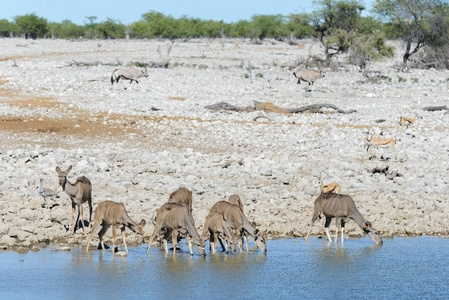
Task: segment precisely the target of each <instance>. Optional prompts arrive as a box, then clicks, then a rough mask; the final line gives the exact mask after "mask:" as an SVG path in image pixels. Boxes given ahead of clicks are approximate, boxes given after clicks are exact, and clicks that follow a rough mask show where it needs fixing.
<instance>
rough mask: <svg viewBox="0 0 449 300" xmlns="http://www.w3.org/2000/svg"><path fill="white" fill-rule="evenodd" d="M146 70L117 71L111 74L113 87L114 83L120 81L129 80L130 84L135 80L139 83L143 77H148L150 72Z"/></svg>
mask: <svg viewBox="0 0 449 300" xmlns="http://www.w3.org/2000/svg"><path fill="white" fill-rule="evenodd" d="M144 68H145V71H141V70H137V69H135V68H130V69H115V70H114V71H113V72H112V74H111V85H113V84H114V81H115V82H116V83H118V82H119V80H120V79H127V80H129V83H133V80H134V81H135V82H136V83H139V81H137V79H139V78H141V77H148V71H147V68H146V67H144Z"/></svg>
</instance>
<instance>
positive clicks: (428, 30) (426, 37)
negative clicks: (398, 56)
mask: <svg viewBox="0 0 449 300" xmlns="http://www.w3.org/2000/svg"><path fill="white" fill-rule="evenodd" d="M374 12H375V13H377V14H379V15H380V16H382V17H383V18H384V19H385V20H387V21H389V22H391V23H392V24H393V27H394V28H395V29H396V30H397V31H398V32H399V33H400V38H401V39H402V41H403V42H404V43H405V52H404V54H403V56H402V70H403V71H405V70H407V69H408V66H407V63H408V61H409V59H410V57H411V56H412V55H414V54H416V53H417V52H418V51H419V50H420V49H422V48H423V47H425V46H428V45H432V44H433V45H436V44H438V43H440V42H443V41H444V43H445V45H448V44H447V42H448V41H447V28H445V27H444V26H441V24H444V23H446V24H447V15H448V14H447V3H446V2H445V1H444V0H376V4H375V5H374ZM435 30H436V32H435ZM441 34H443V39H439V38H438V36H440V37H441Z"/></svg>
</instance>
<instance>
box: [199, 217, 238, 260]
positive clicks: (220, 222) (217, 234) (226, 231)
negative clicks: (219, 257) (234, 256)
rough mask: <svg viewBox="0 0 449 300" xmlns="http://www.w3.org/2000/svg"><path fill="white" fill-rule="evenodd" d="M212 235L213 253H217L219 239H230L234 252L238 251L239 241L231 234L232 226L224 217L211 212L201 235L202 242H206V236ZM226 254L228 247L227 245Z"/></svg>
mask: <svg viewBox="0 0 449 300" xmlns="http://www.w3.org/2000/svg"><path fill="white" fill-rule="evenodd" d="M208 233H209V235H210V238H209V240H210V246H211V249H212V252H213V253H216V252H217V246H218V243H217V241H218V238H223V239H229V242H230V244H231V249H232V251H234V252H235V251H236V244H237V239H236V237H235V236H234V235H233V234H232V233H231V229H230V225H229V224H228V222H227V221H226V220H225V218H224V215H223V214H220V213H217V212H209V214H208V215H207V217H206V221H205V222H204V227H203V232H202V234H201V240H203V241H205V240H206V236H207V234H208ZM226 252H228V247H227V243H226Z"/></svg>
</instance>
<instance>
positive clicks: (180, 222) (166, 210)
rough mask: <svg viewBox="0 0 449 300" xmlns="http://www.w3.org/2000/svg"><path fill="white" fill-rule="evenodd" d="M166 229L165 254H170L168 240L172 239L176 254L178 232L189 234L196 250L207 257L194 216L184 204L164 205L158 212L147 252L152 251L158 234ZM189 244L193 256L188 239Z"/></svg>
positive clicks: (164, 238) (164, 239)
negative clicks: (152, 245)
mask: <svg viewBox="0 0 449 300" xmlns="http://www.w3.org/2000/svg"><path fill="white" fill-rule="evenodd" d="M164 227H165V234H164V237H163V242H164V246H165V252H168V247H167V240H168V238H169V237H170V235H171V237H172V243H173V253H176V245H177V242H178V232H181V233H187V234H188V235H189V236H191V237H192V238H193V239H194V241H195V243H196V244H197V246H196V249H197V251H198V254H200V255H206V252H205V251H204V247H205V244H204V241H203V240H201V239H200V237H199V235H198V232H197V231H196V228H195V221H194V220H193V217H192V214H190V212H189V208H188V206H187V205H184V204H177V203H164V204H163V205H162V206H161V207H160V208H159V209H158V210H157V212H156V226H155V228H154V231H153V234H152V235H151V238H150V241H149V242H148V248H147V252H149V251H150V246H151V243H152V242H153V239H154V237H155V236H156V234H157V233H158V232H159V230H161V229H162V228H164ZM187 243H188V244H189V250H190V254H192V255H193V250H192V242H191V241H190V240H189V239H187Z"/></svg>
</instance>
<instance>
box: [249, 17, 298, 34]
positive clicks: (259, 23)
mask: <svg viewBox="0 0 449 300" xmlns="http://www.w3.org/2000/svg"><path fill="white" fill-rule="evenodd" d="M251 20H252V23H253V26H254V27H253V28H255V29H258V30H259V31H260V36H259V37H260V39H264V38H265V37H268V36H270V37H280V36H286V35H288V34H289V32H288V31H287V27H286V26H285V17H284V16H282V15H254V16H252V17H251Z"/></svg>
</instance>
